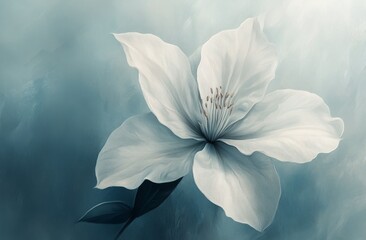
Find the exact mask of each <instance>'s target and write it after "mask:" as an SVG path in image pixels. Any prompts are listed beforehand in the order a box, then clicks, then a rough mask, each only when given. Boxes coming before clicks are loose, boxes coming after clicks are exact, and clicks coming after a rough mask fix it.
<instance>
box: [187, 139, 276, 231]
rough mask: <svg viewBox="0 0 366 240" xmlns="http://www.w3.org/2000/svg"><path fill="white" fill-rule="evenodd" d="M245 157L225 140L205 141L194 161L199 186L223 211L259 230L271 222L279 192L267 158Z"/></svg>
mask: <svg viewBox="0 0 366 240" xmlns="http://www.w3.org/2000/svg"><path fill="white" fill-rule="evenodd" d="M261 157H263V155H262V156H260V155H259V154H256V155H253V156H251V157H247V156H245V155H243V154H242V153H240V152H239V151H238V150H237V149H236V148H234V147H231V146H228V145H226V144H224V143H217V144H215V145H212V144H207V145H206V146H205V148H204V149H203V150H202V151H200V152H198V153H197V154H196V156H195V159H194V162H193V176H194V180H195V182H196V184H197V186H198V188H199V189H200V190H201V191H202V193H203V194H204V195H205V196H206V197H207V198H208V199H209V200H210V201H211V202H213V203H214V204H216V205H218V206H220V207H222V208H223V209H224V211H225V214H226V215H227V216H228V217H231V218H232V219H234V220H235V221H237V222H241V223H246V224H249V225H250V226H252V227H253V228H255V229H256V230H258V231H263V230H264V229H265V228H266V227H267V226H268V225H269V224H271V222H272V220H273V218H274V215H275V213H276V210H277V206H278V202H279V199H280V195H281V187H280V182H279V178H278V175H277V172H276V169H275V168H274V166H273V164H272V162H271V160H270V159H262V158H261Z"/></svg>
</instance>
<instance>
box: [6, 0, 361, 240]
mask: <svg viewBox="0 0 366 240" xmlns="http://www.w3.org/2000/svg"><path fill="white" fill-rule="evenodd" d="M365 12H366V4H365V3H364V1H362V0H354V1H348V0H338V1H332V0H322V1H316V0H292V1H290V0H277V1H270V0H268V1H249V0H246V1H243V0H233V1H230V3H228V1H224V0H214V1H212V0H198V1H193V0H177V1H169V0H156V1H148V0H146V1H141V0H135V1H122V0H121V1H116V0H103V1H102V0H98V1H97V0H88V1H87V0H80V1H71V0H64V1H57V0H50V1H48V0H32V1H31V0H19V1H5V0H0V29H1V30H0V193H1V195H0V239H4V240H7V239H34V240H43V239H53V240H57V239H62V240H63V239H88V240H89V239H113V237H114V235H115V234H116V233H117V231H118V229H119V226H114V225H94V224H86V223H78V224H76V220H77V219H78V218H79V217H80V216H81V215H82V214H83V213H84V212H85V211H86V210H87V209H88V208H89V207H91V206H93V205H95V204H97V203H99V202H100V201H104V200H113V199H115V198H119V197H123V198H124V199H126V201H131V200H132V197H133V194H132V193H131V192H127V191H123V190H118V189H117V190H116V189H109V190H106V191H100V190H97V189H94V188H93V187H94V186H95V184H96V180H95V175H94V167H95V161H96V158H97V155H98V152H99V150H100V149H101V147H102V146H103V144H104V142H105V140H106V139H107V137H108V135H109V134H110V133H111V131H113V130H114V129H115V128H116V127H118V126H119V125H120V124H121V123H122V122H123V121H124V120H125V119H127V118H128V117H130V116H132V115H135V114H139V113H142V112H146V111H148V108H147V106H146V103H145V101H144V99H143V97H142V94H141V91H140V88H139V85H138V82H137V72H136V71H135V70H134V69H131V68H130V67H129V66H128V65H127V63H126V60H125V56H124V53H123V51H122V48H121V47H120V45H119V44H118V43H117V41H116V40H115V39H114V38H113V36H112V35H111V34H110V33H112V32H116V33H119V32H128V31H137V32H145V33H153V34H155V35H157V36H159V37H161V38H162V39H164V40H165V41H167V42H170V43H173V44H176V45H178V46H179V47H181V49H182V50H183V51H184V52H185V53H186V54H187V55H191V54H192V53H193V52H194V51H195V50H196V49H197V48H198V47H199V46H200V45H202V44H203V43H204V42H205V41H207V39H208V38H209V37H210V36H212V35H213V34H215V33H216V32H218V31H221V30H224V29H228V28H235V27H237V26H238V25H239V24H240V23H241V22H242V21H244V20H245V19H246V18H248V17H251V16H258V15H259V16H260V19H261V21H262V23H263V24H264V31H265V32H266V34H267V36H268V38H269V40H270V41H271V42H273V43H274V44H275V45H276V48H277V51H278V53H279V56H280V64H279V67H278V69H277V75H276V79H275V80H274V81H273V82H272V83H271V85H270V91H271V90H274V89H280V88H293V89H301V90H306V91H310V92H314V93H316V94H318V95H320V96H322V97H323V98H324V100H325V101H326V103H327V104H328V105H329V107H330V109H331V112H332V115H333V116H339V117H341V118H343V119H344V121H345V134H344V136H343V140H342V142H341V144H340V146H339V148H338V149H337V150H336V151H334V152H332V153H331V154H320V155H319V156H318V157H317V158H316V159H315V160H314V161H313V162H311V163H308V164H303V165H297V164H285V163H276V167H277V170H278V172H279V175H280V178H281V184H282V196H281V199H280V203H279V208H278V210H277V214H276V217H275V219H274V222H273V223H272V225H271V226H270V227H269V228H267V229H266V231H264V232H263V233H259V232H256V231H255V230H253V229H252V228H250V227H248V226H246V225H242V224H238V223H235V222H234V221H232V220H231V219H229V218H227V217H225V215H224V213H223V211H222V210H221V209H219V208H218V207H216V206H214V205H213V204H211V203H210V202H209V201H208V200H207V199H206V198H205V197H204V196H203V195H202V194H201V193H200V192H199V191H198V190H197V188H196V187H195V185H194V183H193V180H192V176H190V175H188V176H187V177H185V178H184V180H183V181H182V183H181V184H180V185H179V186H178V188H177V190H176V191H175V192H174V193H173V195H172V196H171V197H170V198H169V199H168V200H167V201H166V202H165V203H164V204H163V205H161V207H159V208H158V209H156V210H155V211H153V212H150V213H149V214H147V215H145V216H143V217H142V218H140V219H138V220H136V222H134V223H133V224H132V225H131V226H130V227H129V228H128V229H127V231H126V232H125V235H124V236H125V237H126V239H213V240H215V239H261V240H262V239H281V240H283V239H332V240H333V239H356V240H357V239H364V238H363V237H364V236H366V175H365V172H366V157H365V149H366V138H365V135H366V127H365V121H366V108H365V102H366V94H365V92H366V70H365V66H366V17H365V16H366V15H365Z"/></svg>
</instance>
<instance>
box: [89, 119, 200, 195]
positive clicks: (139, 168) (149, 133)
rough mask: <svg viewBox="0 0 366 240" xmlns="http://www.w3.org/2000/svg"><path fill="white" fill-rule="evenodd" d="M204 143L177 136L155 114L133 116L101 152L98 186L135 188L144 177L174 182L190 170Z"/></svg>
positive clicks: (116, 131) (156, 180)
mask: <svg viewBox="0 0 366 240" xmlns="http://www.w3.org/2000/svg"><path fill="white" fill-rule="evenodd" d="M200 146H202V144H201V143H199V142H198V141H196V140H193V139H181V138H179V137H177V136H175V135H174V134H173V133H172V132H171V131H170V130H169V129H168V128H167V127H165V126H164V125H162V124H161V123H160V122H159V121H158V120H157V119H156V117H155V116H154V115H153V114H152V113H148V114H142V115H139V116H135V117H132V118H129V119H127V120H126V121H125V122H124V123H123V124H122V125H121V126H120V127H119V128H117V129H116V130H114V131H113V132H112V134H111V135H110V136H109V138H108V140H107V142H106V144H105V145H104V147H103V149H102V150H101V152H100V153H99V156H98V160H97V165H96V167H95V171H96V176H97V182H98V184H97V187H98V188H102V189H103V188H107V187H111V186H121V187H126V188H129V189H133V188H137V187H138V186H139V185H140V184H141V183H142V182H143V181H144V179H149V180H151V181H153V182H156V183H161V182H170V181H174V180H176V179H178V178H180V177H182V176H184V175H186V174H187V173H188V172H189V171H190V169H191V167H192V161H193V157H194V154H195V153H196V152H197V151H198V150H199V149H200ZM201 148H202V147H201Z"/></svg>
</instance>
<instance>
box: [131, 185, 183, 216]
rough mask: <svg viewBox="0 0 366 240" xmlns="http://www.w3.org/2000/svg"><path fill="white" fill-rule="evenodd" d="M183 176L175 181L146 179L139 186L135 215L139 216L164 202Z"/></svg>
mask: <svg viewBox="0 0 366 240" xmlns="http://www.w3.org/2000/svg"><path fill="white" fill-rule="evenodd" d="M181 180H182V178H179V179H177V180H175V181H173V182H167V183H153V182H151V181H149V180H145V181H144V182H143V183H142V184H141V186H140V187H139V188H138V190H137V193H136V198H135V204H134V208H133V217H134V218H137V217H139V216H141V215H144V214H145V213H147V212H149V211H151V210H153V209H154V208H156V207H158V206H159V205H160V204H162V203H163V202H164V200H165V199H166V198H167V197H168V196H169V195H170V194H171V193H172V192H173V191H174V189H175V188H176V187H177V185H178V184H179V182H180V181H181Z"/></svg>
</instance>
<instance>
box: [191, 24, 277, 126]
mask: <svg viewBox="0 0 366 240" xmlns="http://www.w3.org/2000/svg"><path fill="white" fill-rule="evenodd" d="M277 61H278V60H277V55H276V52H275V49H274V47H273V46H272V45H271V44H270V43H269V42H268V41H267V39H266V37H265V36H264V33H263V32H262V30H261V28H260V26H259V23H258V21H257V20H256V19H253V18H250V19H247V20H246V21H244V22H243V23H242V24H241V25H240V27H239V28H237V29H233V30H227V31H222V32H220V33H218V34H216V35H214V36H213V37H212V38H210V39H209V40H208V41H207V42H206V43H205V44H204V45H203V46H202V52H201V62H200V64H199V66H198V70H197V71H198V72H197V81H198V86H199V90H200V93H201V97H203V98H204V99H205V98H206V96H210V95H211V91H212V90H213V91H212V92H213V94H214V95H215V94H216V91H217V92H220V91H221V92H222V93H223V95H224V96H225V95H227V96H230V95H233V102H234V105H233V111H232V115H231V117H230V121H229V123H230V122H231V123H232V122H234V121H237V120H239V119H241V118H243V117H244V116H245V114H246V113H248V112H249V110H250V109H251V108H252V106H253V105H254V104H255V103H256V102H258V101H260V100H261V99H262V98H263V96H264V94H265V91H266V89H267V86H268V84H269V82H270V81H271V80H272V79H273V78H274V76H275V70H276V67H277ZM220 86H221V87H222V88H221V89H220ZM211 88H212V90H211Z"/></svg>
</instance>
